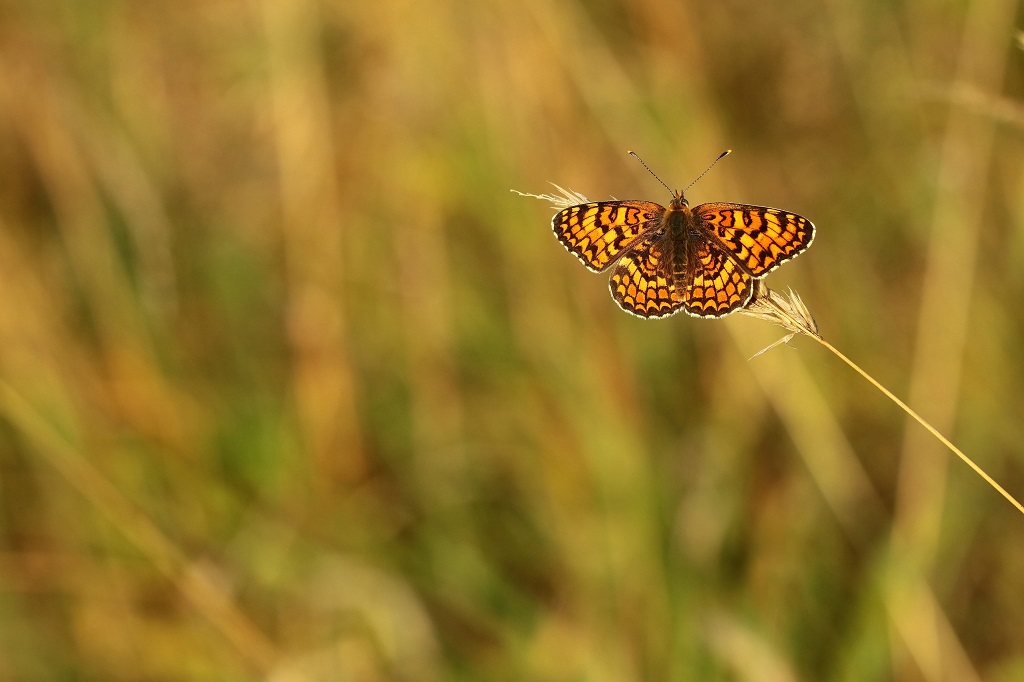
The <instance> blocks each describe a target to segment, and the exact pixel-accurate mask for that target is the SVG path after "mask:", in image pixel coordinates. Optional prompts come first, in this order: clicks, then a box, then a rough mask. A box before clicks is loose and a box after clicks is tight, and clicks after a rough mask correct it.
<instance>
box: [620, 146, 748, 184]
mask: <svg viewBox="0 0 1024 682" xmlns="http://www.w3.org/2000/svg"><path fill="white" fill-rule="evenodd" d="M730 154H732V150H731V149H726V150H725V151H724V152H722V153H721V154H719V155H718V158H717V159H715V160H714V161H712V162H711V165H710V166H708V167H707V168H705V169H704V172H703V173H701V174H700V175H698V176H697V179H696V180H694V181H693V182H691V183H690V184H689V185H687V186H686V189H690V188H691V187H693V186H694V185H696V184H697V180H700V179H701V178H703V177H704V176H705V175H707V174H708V171H709V170H711V169H712V168H714V167H715V164H716V163H718V162H719V161H721V160H722V159H724V158H725V157H727V156H729V155H730ZM640 163H643V161H641V162H640ZM662 184H664V183H662ZM686 189H684V190H683V191H682V194H686Z"/></svg>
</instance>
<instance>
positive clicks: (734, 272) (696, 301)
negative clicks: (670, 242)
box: [676, 239, 753, 317]
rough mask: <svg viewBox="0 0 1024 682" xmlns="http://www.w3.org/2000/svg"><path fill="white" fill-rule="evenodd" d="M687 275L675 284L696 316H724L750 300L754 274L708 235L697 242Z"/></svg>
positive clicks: (689, 311) (685, 306)
mask: <svg viewBox="0 0 1024 682" xmlns="http://www.w3.org/2000/svg"><path fill="white" fill-rule="evenodd" d="M689 260H690V262H689V263H688V266H687V272H686V273H685V275H684V276H685V278H686V280H687V281H685V282H684V281H677V282H676V286H677V287H678V288H679V289H680V291H681V293H682V303H683V306H684V309H685V310H686V312H688V313H689V314H691V315H696V316H697V317H722V316H723V315H728V314H729V313H731V312H733V311H734V310H736V309H738V308H742V307H743V306H745V305H746V304H747V301H749V300H750V296H751V294H752V293H753V289H752V288H751V281H752V280H753V278H752V277H751V276H750V275H749V274H748V273H746V272H745V271H744V270H743V268H741V267H740V266H739V264H737V262H736V261H735V260H733V259H732V258H731V257H730V256H729V255H727V254H726V253H725V252H724V251H722V250H721V249H720V248H718V246H717V245H715V244H712V243H711V242H709V241H708V240H706V239H700V240H697V241H695V242H694V244H693V249H692V251H691V253H690V259H689Z"/></svg>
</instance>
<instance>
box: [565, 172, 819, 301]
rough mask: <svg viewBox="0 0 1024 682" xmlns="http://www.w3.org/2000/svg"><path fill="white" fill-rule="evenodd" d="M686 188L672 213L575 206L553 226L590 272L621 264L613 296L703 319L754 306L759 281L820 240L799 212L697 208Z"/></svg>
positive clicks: (653, 207) (637, 206) (633, 205)
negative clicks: (749, 305) (753, 293)
mask: <svg viewBox="0 0 1024 682" xmlns="http://www.w3.org/2000/svg"><path fill="white" fill-rule="evenodd" d="M726 153H728V152H726ZM722 156H725V154H723V155H722ZM719 158H721V157H719ZM641 163H642V162H641ZM712 165H714V164H712ZM645 167H646V165H645ZM705 172H707V171H705ZM702 175H703V174H702ZM655 177H657V176H655ZM698 179H699V178H698ZM694 182H696V180H695V181H694ZM691 184H692V183H691ZM685 191H686V190H683V191H682V192H680V191H675V190H673V191H672V202H671V203H670V204H669V206H668V208H665V207H664V206H661V205H659V204H655V203H653V202H650V201H598V202H594V203H587V204H578V205H576V206H570V207H568V208H566V209H564V210H562V211H559V212H558V213H557V214H556V215H555V217H554V218H553V219H552V220H551V227H552V229H553V230H554V232H555V236H556V237H558V241H560V242H562V244H563V245H564V246H565V248H567V249H568V250H569V252H570V253H572V254H573V255H575V256H576V257H577V258H579V259H580V260H581V261H582V262H583V264H584V265H585V266H587V268H589V269H590V270H593V271H594V272H603V271H605V270H607V269H608V268H610V267H612V266H613V265H614V266H615V267H614V269H613V270H612V275H611V279H610V282H609V284H610V287H611V292H612V298H614V299H615V302H616V303H618V304H619V306H620V307H621V308H622V309H623V310H625V311H626V312H628V313H633V314H634V315H638V316H640V317H643V318H652V317H665V316H668V315H672V314H674V313H677V312H679V311H680V310H684V311H686V312H687V313H688V314H690V315H695V316H697V317H722V316H723V315H728V314H729V313H731V312H735V311H736V310H739V309H740V308H742V307H743V306H744V305H746V304H747V302H748V301H750V297H751V294H752V292H753V280H755V279H760V278H762V277H764V276H765V275H767V274H768V273H769V272H771V271H772V270H774V269H775V268H777V267H779V266H780V265H781V264H782V263H784V262H786V261H787V260H789V259H791V258H794V257H796V256H797V255H799V254H800V253H803V251H804V250H806V249H807V247H808V246H810V245H811V241H812V240H813V239H814V225H813V224H811V221H809V220H808V219H807V218H804V217H802V216H799V215H797V214H795V213H790V212H788V211H781V210H779V209H777V208H768V207H765V206H750V205H748V204H726V203H710V204H700V205H699V206H695V207H694V208H692V209H691V208H690V205H689V203H688V202H687V201H686V197H685V196H684V192H685Z"/></svg>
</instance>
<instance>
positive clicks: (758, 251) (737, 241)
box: [693, 203, 814, 277]
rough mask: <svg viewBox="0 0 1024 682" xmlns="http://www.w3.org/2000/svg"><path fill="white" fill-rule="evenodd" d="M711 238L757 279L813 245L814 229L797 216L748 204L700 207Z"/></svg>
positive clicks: (706, 205)
mask: <svg viewBox="0 0 1024 682" xmlns="http://www.w3.org/2000/svg"><path fill="white" fill-rule="evenodd" d="M693 212H694V214H696V215H697V216H698V217H699V218H701V219H702V221H703V223H704V225H705V227H706V228H707V230H708V232H709V234H710V236H711V237H712V238H714V239H716V241H718V242H720V243H721V245H722V246H723V247H724V248H725V249H726V250H727V251H729V253H730V254H732V255H733V257H734V258H736V260H737V262H738V263H739V264H740V266H741V267H742V268H743V269H744V270H746V271H747V272H748V273H750V274H751V275H753V276H754V277H762V276H763V275H766V274H768V273H769V272H771V271H772V270H774V269H775V268H777V267H779V266H780V265H781V264H782V263H784V262H786V261H787V260H789V259H791V258H795V257H796V256H798V255H799V254H800V253H802V252H803V251H805V250H806V249H807V247H808V246H810V245H811V242H812V241H814V225H813V224H812V223H811V221H810V220H808V219H807V218H804V217H803V216H799V215H797V214H795V213H789V212H787V211H780V210H779V209H777V208H767V207H765V206H749V205H747V204H717V203H716V204H701V205H700V206H697V207H696V208H694V209H693Z"/></svg>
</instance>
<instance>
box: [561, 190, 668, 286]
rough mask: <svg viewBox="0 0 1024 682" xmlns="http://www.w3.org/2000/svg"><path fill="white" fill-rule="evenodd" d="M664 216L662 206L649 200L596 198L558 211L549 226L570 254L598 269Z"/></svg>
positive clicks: (655, 226)
mask: <svg viewBox="0 0 1024 682" xmlns="http://www.w3.org/2000/svg"><path fill="white" fill-rule="evenodd" d="M664 215H665V208H664V207H663V206H659V205H658V204H655V203H653V202H650V201H599V202H594V203H589V204H578V205H576V206H570V207H569V208H566V209H563V210H561V211H559V212H558V213H557V214H555V217H554V218H552V219H551V228H552V229H553V230H554V232H555V236H556V237H558V241H560V242H562V244H563V245H564V246H565V248H566V249H568V250H569V252H570V253H572V254H573V255H575V256H576V257H577V258H579V259H580V260H581V261H582V262H583V264H584V265H586V266H587V267H588V268H589V269H591V270H593V271H594V272H601V271H602V270H606V269H607V268H608V267H609V266H610V265H612V263H614V262H615V260H616V259H617V258H618V257H619V255H621V254H622V253H623V252H624V251H626V250H628V249H629V248H630V247H631V246H632V245H634V244H636V242H637V240H638V239H639V238H640V237H641V236H642V235H643V234H645V233H649V232H650V231H652V230H654V229H655V228H657V226H658V225H659V224H660V223H661V219H662V216H664Z"/></svg>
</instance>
